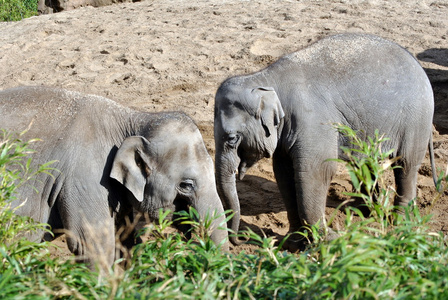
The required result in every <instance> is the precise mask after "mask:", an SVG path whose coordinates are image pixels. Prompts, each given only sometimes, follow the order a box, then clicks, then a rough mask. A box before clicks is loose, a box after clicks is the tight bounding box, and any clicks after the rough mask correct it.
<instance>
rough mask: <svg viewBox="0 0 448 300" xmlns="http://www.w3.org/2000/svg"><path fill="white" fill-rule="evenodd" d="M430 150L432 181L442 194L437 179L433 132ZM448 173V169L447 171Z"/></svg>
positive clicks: (430, 137)
mask: <svg viewBox="0 0 448 300" xmlns="http://www.w3.org/2000/svg"><path fill="white" fill-rule="evenodd" d="M428 148H429V161H430V163H431V171H432V180H433V181H434V185H435V187H436V188H437V191H438V192H440V187H437V183H438V181H439V179H438V177H437V172H436V165H435V162H434V146H433V143H432V132H431V135H430V136H429V143H428ZM447 172H448V169H447ZM447 175H448V174H447Z"/></svg>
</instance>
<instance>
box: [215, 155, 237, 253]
mask: <svg viewBox="0 0 448 300" xmlns="http://www.w3.org/2000/svg"><path fill="white" fill-rule="evenodd" d="M235 156H236V155H235ZM232 161H233V160H232V159H228V158H226V157H225V155H223V154H222V153H221V152H220V151H217V152H216V157H215V162H216V181H217V189H218V193H219V196H220V197H221V200H222V201H223V205H224V209H226V210H227V209H230V210H232V212H233V213H234V215H233V218H232V219H231V220H230V224H229V228H230V229H231V230H232V231H233V232H234V233H235V234H237V233H238V229H239V226H240V217H241V216H240V201H239V199H238V193H237V190H236V177H235V170H236V168H237V166H238V163H236V161H235V163H232ZM230 241H231V242H232V244H234V245H240V244H241V243H243V241H240V240H239V239H238V237H236V236H230Z"/></svg>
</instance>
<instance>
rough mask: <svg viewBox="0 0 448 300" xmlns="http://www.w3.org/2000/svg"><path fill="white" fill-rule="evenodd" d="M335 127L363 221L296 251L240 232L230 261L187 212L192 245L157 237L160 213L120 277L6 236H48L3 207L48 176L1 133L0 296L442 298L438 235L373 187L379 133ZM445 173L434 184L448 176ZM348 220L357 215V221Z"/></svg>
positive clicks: (349, 213) (443, 266)
mask: <svg viewBox="0 0 448 300" xmlns="http://www.w3.org/2000/svg"><path fill="white" fill-rule="evenodd" d="M338 130H341V131H342V132H343V133H344V134H345V135H346V136H347V137H348V138H349V139H350V140H351V141H352V144H353V147H352V148H351V149H344V151H348V152H347V153H349V152H350V153H354V152H353V150H355V152H357V153H358V155H354V156H350V158H351V159H350V160H349V162H348V163H347V167H348V170H349V172H350V174H351V175H352V179H353V181H354V183H355V184H354V186H355V191H354V192H353V194H352V196H356V197H360V198H362V199H364V200H365V203H366V206H367V207H368V208H369V209H370V211H371V214H370V215H369V216H366V217H362V214H360V212H359V211H357V209H354V208H347V209H346V211H345V212H346V220H345V228H344V230H342V231H340V232H338V233H339V237H338V238H336V239H334V240H332V241H330V242H328V241H325V232H322V230H319V229H318V227H314V226H312V227H310V228H308V229H309V230H308V231H307V233H303V235H304V236H305V237H307V238H310V240H313V241H314V242H313V243H311V244H310V245H309V246H308V248H307V249H306V250H305V251H302V252H300V253H296V254H293V253H290V252H286V251H283V250H281V248H280V247H278V246H277V245H276V244H277V243H276V241H275V240H274V239H273V238H271V237H265V236H260V235H257V234H255V233H253V232H251V231H246V232H245V233H244V235H246V236H247V237H249V238H250V242H251V243H254V244H257V245H259V248H258V250H257V251H256V252H255V253H253V254H249V253H245V252H241V253H238V254H229V253H223V252H221V251H220V250H219V247H217V246H216V245H215V244H214V243H213V242H212V241H211V240H210V239H209V238H208V236H207V234H206V233H207V231H208V225H209V224H210V223H211V222H210V220H206V221H205V222H203V223H200V222H196V221H195V220H196V219H197V214H196V213H195V212H194V211H190V212H183V213H181V214H180V216H179V218H180V220H181V221H182V222H187V223H189V224H192V225H193V226H192V239H190V240H188V241H186V240H185V239H184V238H183V237H182V236H180V235H178V234H170V235H166V234H165V233H164V232H165V229H166V228H167V227H169V226H171V225H172V221H169V220H167V218H166V216H167V212H161V213H160V219H159V222H158V225H152V226H150V227H149V228H146V229H145V230H147V231H148V232H146V233H149V234H150V235H151V236H152V238H151V239H150V240H149V241H148V242H146V243H143V244H140V245H138V246H136V247H135V248H134V250H133V257H132V260H131V264H130V266H129V267H128V268H127V269H126V270H124V271H123V270H120V268H119V267H118V264H119V263H120V262H119V261H118V262H117V264H116V265H115V266H114V267H113V268H112V269H111V270H110V273H109V275H106V276H100V275H99V274H98V273H95V272H92V271H90V270H88V269H87V268H86V267H85V266H84V265H82V264H75V263H73V262H72V261H70V260H69V261H61V260H60V259H52V258H50V256H49V254H48V247H49V244H46V243H31V242H27V241H26V240H24V239H23V238H15V239H13V238H11V237H12V236H14V237H17V236H18V237H20V236H22V235H23V234H24V233H26V232H29V231H30V230H34V229H36V228H39V229H42V230H44V229H45V226H44V225H36V224H33V225H31V224H32V220H29V219H27V218H23V217H20V216H17V215H15V214H14V213H13V212H14V208H12V206H11V205H10V202H11V200H12V199H14V197H17V195H16V193H15V189H16V186H17V185H20V184H24V183H23V180H25V181H26V180H27V179H28V178H30V176H29V175H32V174H35V173H36V172H45V170H46V169H47V168H49V165H44V166H42V167H41V168H40V169H39V170H37V171H30V170H27V168H26V166H27V165H29V160H27V159H26V154H27V153H28V152H29V151H30V150H29V149H28V148H29V143H28V142H22V141H20V139H13V138H12V137H11V135H7V134H6V133H4V135H3V140H0V155H1V156H0V178H1V180H2V182H1V186H0V189H1V190H0V194H1V199H0V200H1V205H0V213H1V215H0V218H1V224H8V226H5V225H2V228H1V231H0V241H1V242H0V261H1V264H0V298H2V299H10V298H14V299H25V298H26V299H55V298H57V299H422V298H428V299H444V298H446V297H447V296H448V291H447V290H446V288H445V287H446V286H447V284H448V282H447V281H448V265H447V264H448V263H447V262H448V248H447V246H446V242H445V239H444V237H443V235H442V234H441V233H438V232H431V231H430V230H429V229H428V226H427V224H428V222H429V221H430V216H422V215H421V214H420V213H419V210H418V209H417V207H416V205H415V204H414V203H411V204H410V205H409V206H408V207H406V208H404V209H401V210H397V209H396V208H394V207H393V206H392V205H391V203H392V201H391V199H392V197H393V191H392V190H390V189H388V188H387V187H381V184H380V185H379V187H378V188H377V187H376V186H377V183H381V174H382V171H383V170H386V169H388V168H390V166H391V161H390V160H389V158H388V153H384V154H383V153H381V147H380V145H381V142H382V141H383V140H384V137H382V136H380V135H379V134H376V135H375V137H373V138H371V139H369V140H368V141H367V142H363V141H360V140H359V139H357V138H356V136H357V135H356V132H353V131H352V130H350V129H349V128H344V127H340V126H338ZM18 165H20V166H22V167H19V168H18ZM375 170H376V171H375ZM375 172H376V173H375ZM11 174H12V175H11ZM21 174H29V175H25V176H22V175H21ZM372 174H373V175H372ZM443 176H445V175H443ZM443 176H441V177H440V178H441V179H440V182H441V183H443V182H446V179H447V178H446V176H445V177H443ZM357 187H359V189H358V188H357ZM355 214H359V215H361V218H359V217H358V218H354V217H353V216H354V215H355ZM330 221H331V218H330ZM35 226H37V227H35ZM280 244H281V242H280Z"/></svg>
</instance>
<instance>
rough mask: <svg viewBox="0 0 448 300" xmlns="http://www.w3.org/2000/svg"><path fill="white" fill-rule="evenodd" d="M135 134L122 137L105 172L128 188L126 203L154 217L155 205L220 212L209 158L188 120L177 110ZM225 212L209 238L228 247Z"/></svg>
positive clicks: (224, 248)
mask: <svg viewBox="0 0 448 300" xmlns="http://www.w3.org/2000/svg"><path fill="white" fill-rule="evenodd" d="M157 123H158V124H157V126H156V127H155V128H151V129H150V130H149V129H145V130H143V132H142V135H141V136H130V137H128V138H126V139H125V140H124V141H123V142H122V145H121V146H120V147H119V149H118V151H117V153H116V155H115V158H114V161H113V164H112V170H111V173H110V177H111V178H113V179H115V180H117V181H118V182H119V183H121V184H122V185H123V186H125V187H126V188H127V190H128V191H129V193H128V194H129V195H131V196H130V198H131V199H130V202H131V203H132V204H133V206H134V208H136V209H137V210H138V211H140V212H145V213H149V215H150V217H151V218H153V219H156V218H157V217H158V211H159V209H160V208H164V209H170V210H171V211H179V210H185V209H187V208H188V207H189V206H192V207H194V208H195V209H196V210H197V211H198V213H199V215H200V216H201V217H205V216H206V214H207V213H209V214H210V215H212V213H216V214H221V215H222V214H223V212H224V210H223V207H222V203H221V201H220V199H219V196H218V193H217V191H216V184H215V177H214V173H213V161H212V159H211V157H210V155H209V154H208V152H207V149H206V147H205V145H204V142H203V140H202V136H201V134H200V132H199V130H198V128H197V127H196V125H195V124H194V123H193V121H192V120H191V119H189V118H188V117H186V116H185V115H180V114H177V115H175V117H171V118H163V119H162V120H159V121H158V122H157ZM224 223H225V217H224V216H222V217H220V218H218V219H217V220H216V221H215V222H214V224H213V227H214V229H213V232H212V234H211V238H212V240H213V241H214V242H215V243H217V244H219V243H222V244H221V245H222V249H223V250H228V243H227V242H226V241H224V240H225V239H226V238H227V230H225V229H218V227H219V226H220V227H221V228H222V226H224V227H225V224H224Z"/></svg>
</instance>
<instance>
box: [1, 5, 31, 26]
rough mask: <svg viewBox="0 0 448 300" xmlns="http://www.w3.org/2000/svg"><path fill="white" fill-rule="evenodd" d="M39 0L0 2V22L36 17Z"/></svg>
mask: <svg viewBox="0 0 448 300" xmlns="http://www.w3.org/2000/svg"><path fill="white" fill-rule="evenodd" d="M38 1H39V0H0V22H5V21H20V20H22V19H25V18H29V17H32V16H37V4H38Z"/></svg>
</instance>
